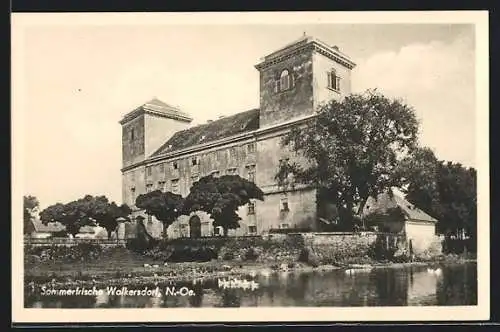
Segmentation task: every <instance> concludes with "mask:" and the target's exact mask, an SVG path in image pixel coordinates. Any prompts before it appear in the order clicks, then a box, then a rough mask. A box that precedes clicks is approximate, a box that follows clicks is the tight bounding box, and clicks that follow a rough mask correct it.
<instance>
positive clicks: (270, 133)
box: [120, 36, 355, 238]
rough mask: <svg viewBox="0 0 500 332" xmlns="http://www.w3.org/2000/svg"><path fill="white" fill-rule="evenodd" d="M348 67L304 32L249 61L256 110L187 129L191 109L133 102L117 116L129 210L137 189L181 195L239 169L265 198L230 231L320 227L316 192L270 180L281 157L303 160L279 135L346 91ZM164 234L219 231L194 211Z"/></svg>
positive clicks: (154, 224)
mask: <svg viewBox="0 0 500 332" xmlns="http://www.w3.org/2000/svg"><path fill="white" fill-rule="evenodd" d="M354 67H355V64H354V63H353V62H352V61H351V60H350V59H349V58H348V57H347V56H346V55H345V54H343V53H342V52H340V51H339V49H338V47H336V46H330V45H327V44H326V43H323V42H321V41H319V40H317V39H315V38H312V37H309V36H303V37H302V38H300V39H299V40H297V41H295V42H293V43H291V44H289V45H287V46H285V47H282V48H280V49H279V50H277V51H275V52H273V53H271V54H269V55H267V56H265V57H264V58H263V59H262V61H261V62H260V63H258V64H257V65H256V66H255V68H256V69H257V70H258V71H259V73H260V108H259V109H252V110H247V111H244V112H241V113H237V114H235V115H232V116H227V117H223V118H219V119H217V120H215V121H210V122H207V123H205V124H202V125H199V126H191V125H190V124H191V122H192V120H193V119H192V117H191V116H190V115H189V114H186V113H184V112H182V111H181V110H180V109H178V108H176V107H173V106H170V105H168V104H166V103H164V102H162V101H160V100H158V99H153V100H151V101H150V102H148V103H146V104H144V105H142V106H140V107H138V108H137V109H135V110H133V111H132V112H130V113H128V114H127V115H125V116H124V117H123V119H122V120H121V121H120V124H121V125H122V154H123V167H122V169H121V172H122V197H123V202H124V203H126V204H128V205H129V206H131V207H133V206H134V203H135V198H136V197H137V196H138V195H139V194H141V193H145V192H148V191H152V190H156V189H161V190H163V191H171V192H174V193H179V194H181V195H182V196H187V194H188V193H189V188H190V186H191V185H192V184H193V183H194V182H195V181H197V180H198V179H199V178H200V177H203V176H206V175H209V174H213V175H215V176H217V175H224V174H238V175H240V176H242V177H245V178H247V179H249V180H251V181H254V182H255V183H256V184H257V185H258V186H259V187H260V188H261V189H262V190H263V191H264V193H265V199H264V201H256V202H253V203H251V204H249V205H247V206H244V207H241V208H240V210H239V211H238V213H239V215H240V217H241V218H242V220H241V221H240V228H239V229H237V230H230V231H229V234H230V235H251V234H263V233H266V232H268V231H269V230H270V229H274V228H309V229H311V230H319V229H320V227H321V226H320V224H318V223H319V221H318V218H317V206H316V193H315V190H314V189H312V188H308V187H305V186H299V185H297V186H294V187H293V188H286V189H285V188H280V187H279V186H278V184H277V182H276V180H275V175H276V172H277V170H278V167H279V165H280V163H281V162H284V161H287V160H288V161H298V162H305V160H300V156H297V155H295V154H294V153H291V152H290V151H286V150H285V149H283V148H282V147H281V146H280V139H281V137H282V135H283V134H284V133H286V132H287V131H288V130H289V129H290V128H291V127H293V126H300V125H301V124H302V123H303V122H304V121H306V120H308V119H310V118H311V117H313V116H314V114H315V109H316V108H317V107H318V105H320V103H322V102H325V101H328V100H331V99H338V100H340V99H341V98H342V97H343V96H345V95H347V94H349V93H350V92H351V70H352V69H353V68H354ZM134 214H135V215H143V216H144V217H146V220H145V221H144V223H145V226H146V229H147V230H148V232H149V233H150V234H151V235H152V236H154V237H160V236H161V234H162V225H161V223H159V222H158V221H156V220H154V218H152V217H148V216H146V215H144V214H143V212H141V211H135V212H134ZM167 232H168V233H167V234H168V236H169V237H170V238H175V237H183V236H194V237H197V236H211V235H217V234H218V233H219V232H220V230H218V229H213V227H212V225H211V220H210V219H209V218H208V216H207V215H206V214H204V213H196V214H193V215H192V216H182V217H180V218H179V220H177V221H176V222H175V223H174V224H173V225H171V226H170V227H169V228H168V230H167Z"/></svg>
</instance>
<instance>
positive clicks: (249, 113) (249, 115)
mask: <svg viewBox="0 0 500 332" xmlns="http://www.w3.org/2000/svg"><path fill="white" fill-rule="evenodd" d="M259 111H260V109H259V108H252V109H248V110H246V111H242V112H238V113H234V114H231V115H228V116H224V117H222V118H219V119H217V120H213V121H211V122H205V123H200V124H198V125H196V126H192V127H189V128H186V129H183V130H179V131H177V132H175V133H174V134H173V135H172V136H171V137H170V138H169V139H168V140H167V141H166V142H165V143H163V144H162V145H161V146H160V147H159V148H158V149H157V150H156V151H154V152H153V153H152V154H151V155H150V156H149V157H154V156H158V155H160V154H162V153H164V152H167V151H165V150H166V149H168V150H171V151H176V150H181V149H183V148H185V147H188V146H193V145H197V144H198V143H200V142H201V140H205V141H204V142H203V143H206V142H209V141H213V140H214V139H216V137H217V136H218V137H217V138H222V137H230V136H233V135H236V134H238V133H241V132H246V131H248V130H249V129H248V128H247V127H248V125H249V124H251V123H252V122H253V121H258V114H255V115H254V114H253V113H258V112H259ZM221 123H227V124H228V126H229V127H228V128H225V129H222V128H219V129H220V130H215V131H214V133H215V135H210V134H207V133H202V132H203V131H204V130H205V128H210V127H212V128H214V127H215V128H216V129H217V126H221ZM234 125H236V126H238V125H239V127H235V126H234ZM231 126H233V127H232V128H230V127H231ZM251 126H252V127H255V126H257V128H258V123H257V124H255V123H254V124H253V125H251ZM254 129H256V128H254ZM221 131H222V133H221ZM189 133H191V135H190V137H189V138H186V137H184V142H186V141H190V143H187V145H186V144H182V143H180V146H179V144H176V145H177V147H176V148H173V145H174V144H175V143H179V139H181V140H182V135H184V136H185V135H186V134H189ZM214 133H212V134H214ZM205 134H207V135H206V136H205ZM217 134H221V135H217ZM200 135H201V136H200ZM197 136H200V140H199V141H198V143H194V142H195V141H194V140H196V138H195V137H197ZM176 140H177V141H176ZM183 145H184V146H183ZM172 148H173V149H172Z"/></svg>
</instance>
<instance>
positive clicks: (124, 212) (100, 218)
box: [79, 195, 132, 237]
mask: <svg viewBox="0 0 500 332" xmlns="http://www.w3.org/2000/svg"><path fill="white" fill-rule="evenodd" d="M79 204H80V207H81V211H82V212H83V213H84V214H85V215H87V216H88V217H89V218H91V219H93V220H95V221H96V222H97V223H98V224H99V225H100V226H102V227H104V228H105V229H106V231H107V232H108V237H109V236H110V235H111V232H112V231H114V230H116V227H117V226H118V221H117V219H118V218H124V219H128V216H129V215H130V213H131V212H132V210H131V209H130V208H129V207H128V206H127V205H126V204H122V205H120V206H118V205H117V204H116V203H115V202H110V201H109V200H108V198H107V197H106V196H96V197H93V196H90V195H87V196H85V197H84V199H83V200H80V201H79Z"/></svg>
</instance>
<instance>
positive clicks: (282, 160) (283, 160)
mask: <svg viewBox="0 0 500 332" xmlns="http://www.w3.org/2000/svg"><path fill="white" fill-rule="evenodd" d="M289 160H290V158H283V159H280V160H279V163H280V166H284V165H288V161H289Z"/></svg>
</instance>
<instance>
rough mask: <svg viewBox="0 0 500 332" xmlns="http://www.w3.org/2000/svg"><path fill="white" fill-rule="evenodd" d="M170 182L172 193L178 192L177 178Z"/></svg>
mask: <svg viewBox="0 0 500 332" xmlns="http://www.w3.org/2000/svg"><path fill="white" fill-rule="evenodd" d="M170 184H171V188H172V192H173V193H174V194H178V193H179V179H174V180H172V181H171V182H170Z"/></svg>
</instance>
